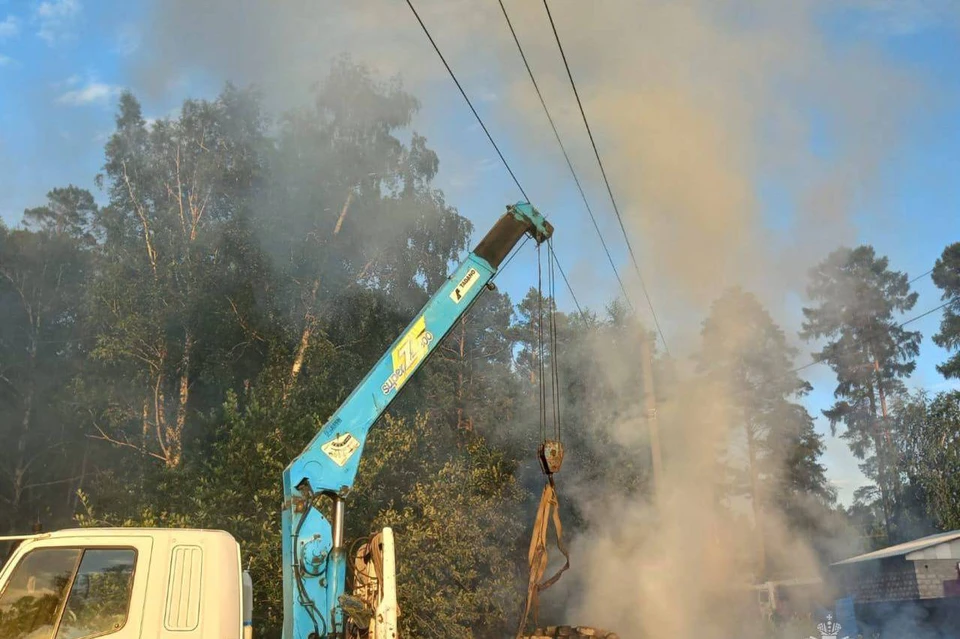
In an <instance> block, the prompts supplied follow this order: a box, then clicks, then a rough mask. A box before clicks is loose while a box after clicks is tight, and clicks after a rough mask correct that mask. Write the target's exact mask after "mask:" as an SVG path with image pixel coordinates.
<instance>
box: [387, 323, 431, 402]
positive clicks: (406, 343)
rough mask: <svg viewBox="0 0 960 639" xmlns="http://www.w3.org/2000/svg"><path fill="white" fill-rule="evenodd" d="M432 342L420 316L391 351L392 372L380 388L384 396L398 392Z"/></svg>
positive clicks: (427, 351) (424, 355) (422, 358)
mask: <svg viewBox="0 0 960 639" xmlns="http://www.w3.org/2000/svg"><path fill="white" fill-rule="evenodd" d="M432 341H433V333H431V332H430V331H428V330H427V322H426V320H425V319H424V318H423V316H422V315H421V316H420V317H419V318H418V319H417V321H416V322H414V323H413V326H411V327H410V330H409V331H407V332H406V334H405V335H404V336H403V337H401V338H400V341H399V342H398V343H397V346H396V348H394V349H393V372H392V373H391V374H390V377H388V378H387V381H385V382H384V383H383V385H382V386H381V387H380V390H381V391H383V394H384V395H389V394H390V393H391V392H393V391H395V390H400V388H401V387H402V386H403V385H404V383H406V381H407V379H409V378H410V375H411V374H412V373H413V371H414V369H416V367H417V365H418V364H420V362H422V361H423V360H424V359H425V358H426V357H427V354H428V353H429V352H430V342H432Z"/></svg>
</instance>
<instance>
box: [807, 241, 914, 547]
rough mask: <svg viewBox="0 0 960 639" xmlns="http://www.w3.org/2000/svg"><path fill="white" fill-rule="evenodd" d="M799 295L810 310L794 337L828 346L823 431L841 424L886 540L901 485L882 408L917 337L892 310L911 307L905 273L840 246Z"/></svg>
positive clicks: (864, 251)
mask: <svg viewBox="0 0 960 639" xmlns="http://www.w3.org/2000/svg"><path fill="white" fill-rule="evenodd" d="M807 293H808V295H809V296H810V297H811V299H813V300H814V301H815V302H817V303H818V305H817V306H814V307H810V308H804V309H803V314H804V318H805V319H804V323H803V330H802V331H801V337H803V338H804V339H807V340H812V339H820V338H826V339H828V340H829V341H828V342H827V343H826V345H825V346H824V347H823V349H822V350H821V351H820V352H819V353H816V354H815V357H816V358H817V360H818V361H822V362H826V363H827V364H828V365H829V366H830V368H831V369H832V370H833V371H834V373H835V374H836V376H837V387H836V390H835V392H834V395H835V396H836V398H837V401H836V402H835V403H834V405H833V406H832V407H831V408H830V409H829V410H825V411H824V415H826V417H827V418H828V419H829V420H830V424H831V427H832V428H834V429H836V426H837V425H838V424H841V423H842V424H844V425H845V426H846V429H845V430H844V432H843V434H842V436H843V437H844V438H845V439H846V440H847V442H848V444H849V446H850V450H851V451H852V452H853V454H854V455H855V456H856V457H857V458H858V459H861V460H864V464H863V465H862V466H861V468H862V470H863V471H864V472H865V473H866V474H867V476H868V477H870V478H871V479H873V480H874V481H875V482H876V483H877V486H878V487H879V494H880V499H881V501H882V506H883V511H884V520H885V525H886V530H887V536H888V538H889V539H890V540H893V538H894V537H896V536H897V535H898V534H899V533H898V532H897V531H896V527H897V522H896V521H895V519H896V509H897V507H896V504H895V502H896V500H897V499H899V498H901V496H902V495H901V493H902V485H901V482H900V476H899V472H898V470H897V459H896V451H895V449H894V446H893V445H892V441H891V437H890V427H891V426H890V423H889V422H884V420H883V417H882V414H881V411H882V407H883V405H884V403H885V402H886V401H889V400H890V399H891V398H893V397H895V396H896V395H897V394H899V393H902V392H903V390H904V384H903V378H905V377H907V376H909V375H910V373H912V372H913V370H914V368H915V366H916V363H915V361H914V360H915V358H916V357H917V355H918V353H919V350H920V333H919V332H916V331H908V330H906V329H904V328H903V327H902V326H900V325H899V323H898V322H897V320H896V318H895V314H896V313H903V312H906V311H909V310H910V309H912V308H913V307H914V305H915V304H916V302H917V293H915V292H910V284H909V283H908V281H907V276H906V274H905V273H900V272H897V271H891V270H890V269H889V261H888V260H887V258H886V257H877V256H876V254H875V252H874V250H873V248H872V247H870V246H860V247H857V248H856V249H849V248H841V249H838V250H836V251H834V252H833V253H831V254H830V255H829V256H827V258H826V259H825V260H824V261H823V262H821V263H820V264H819V265H817V266H816V267H815V268H814V269H812V270H811V272H810V284H809V286H808V288H807Z"/></svg>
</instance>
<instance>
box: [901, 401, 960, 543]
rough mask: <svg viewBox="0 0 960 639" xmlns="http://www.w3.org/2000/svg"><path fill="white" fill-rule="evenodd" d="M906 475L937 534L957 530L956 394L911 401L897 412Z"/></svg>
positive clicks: (959, 404) (959, 416) (959, 450)
mask: <svg viewBox="0 0 960 639" xmlns="http://www.w3.org/2000/svg"><path fill="white" fill-rule="evenodd" d="M899 412H900V415H899V421H900V423H901V424H902V431H903V432H902V437H901V440H902V441H903V448H904V460H905V466H906V473H907V474H908V476H909V477H910V484H911V486H915V487H916V489H917V492H918V493H919V495H915V497H916V503H918V504H919V505H921V506H926V513H924V514H925V515H927V516H929V517H930V518H931V519H932V520H933V521H934V522H935V523H936V527H937V528H938V529H940V530H956V529H957V528H960V429H958V425H960V391H952V392H948V393H939V394H938V395H936V397H934V398H933V399H932V400H931V399H930V398H929V397H927V396H926V395H922V394H921V395H917V396H915V397H913V398H911V401H910V402H908V403H907V404H906V405H905V406H904V407H903V408H902V409H901V410H900V411H899Z"/></svg>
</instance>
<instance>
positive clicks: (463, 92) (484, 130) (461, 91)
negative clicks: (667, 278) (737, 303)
mask: <svg viewBox="0 0 960 639" xmlns="http://www.w3.org/2000/svg"><path fill="white" fill-rule="evenodd" d="M406 1H407V6H408V7H410V11H411V12H413V15H414V17H415V18H416V19H417V22H418V23H420V28H421V29H423V33H424V34H425V35H426V36H427V39H428V40H429V41H430V44H431V45H433V50H434V51H435V52H436V53H437V56H438V57H439V58H440V61H441V62H443V66H444V67H446V69H447V73H449V74H450V78H451V79H452V80H453V82H454V84H456V85H457V89H459V90H460V95H462V96H463V99H464V101H466V103H467V106H468V107H470V111H471V112H473V116H474V117H475V118H476V119H477V122H478V123H479V124H480V127H481V128H482V129H483V132H484V133H486V135H487V139H488V140H490V144H491V145H493V148H494V150H496V152H497V155H498V156H499V157H500V161H501V162H503V166H504V167H505V168H506V169H507V172H508V173H509V174H510V177H511V178H513V182H514V184H516V185H517V189H519V191H520V193H521V194H522V195H523V198H524V200H525V201H527V202H529V201H530V198H529V197H528V196H527V193H526V191H524V190H523V186H521V185H520V180H518V179H517V176H516V174H515V173H514V172H513V169H511V168H510V164H509V163H508V162H507V160H506V158H505V157H504V156H503V153H502V152H501V151H500V147H499V146H497V143H496V141H494V139H493V135H491V134H490V130H489V129H487V125H486V124H484V122H483V118H481V117H480V114H479V113H477V110H476V109H475V108H474V107H473V103H472V102H471V101H470V98H469V97H468V96H467V92H466V91H464V89H463V86H462V85H461V84H460V81H459V80H458V79H457V75H456V74H455V73H454V72H453V69H451V68H450V65H449V64H448V63H447V59H446V58H445V57H444V56H443V53H442V52H441V51H440V47H439V46H437V43H436V41H435V40H434V39H433V36H432V35H430V30H429V29H428V28H427V25H426V24H425V23H424V22H423V19H421V18H420V14H419V13H418V12H417V9H416V8H415V7H414V6H413V2H411V0H406ZM544 217H546V216H544ZM524 243H526V240H524ZM550 250H553V249H552V248H551V249H550ZM515 254H516V253H514V255H515ZM511 259H513V257H512V256H511V257H510V258H509V259H508V260H507V262H506V263H504V265H503V266H502V267H501V269H500V270H501V271H502V270H503V269H504V268H506V266H507V264H509V262H510V260H511ZM554 259H555V260H556V262H557V269H558V270H559V271H560V275H561V276H562V277H563V281H564V284H566V286H567V290H568V291H569V292H570V297H571V298H572V299H573V303H574V305H575V306H576V307H577V311H578V312H579V313H580V316H581V317H582V318H583V319H584V321H586V319H587V316H586V314H585V313H584V312H583V308H582V307H581V306H580V302H579V301H578V300H577V295H576V293H574V292H573V287H571V286H570V281H569V280H568V279H567V276H566V274H565V273H564V272H563V268H562V267H561V266H560V261H559V257H558V256H557V255H556V252H555V251H554ZM662 336H663V334H662V332H661V337H662ZM664 348H666V343H664ZM668 353H669V351H668Z"/></svg>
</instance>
